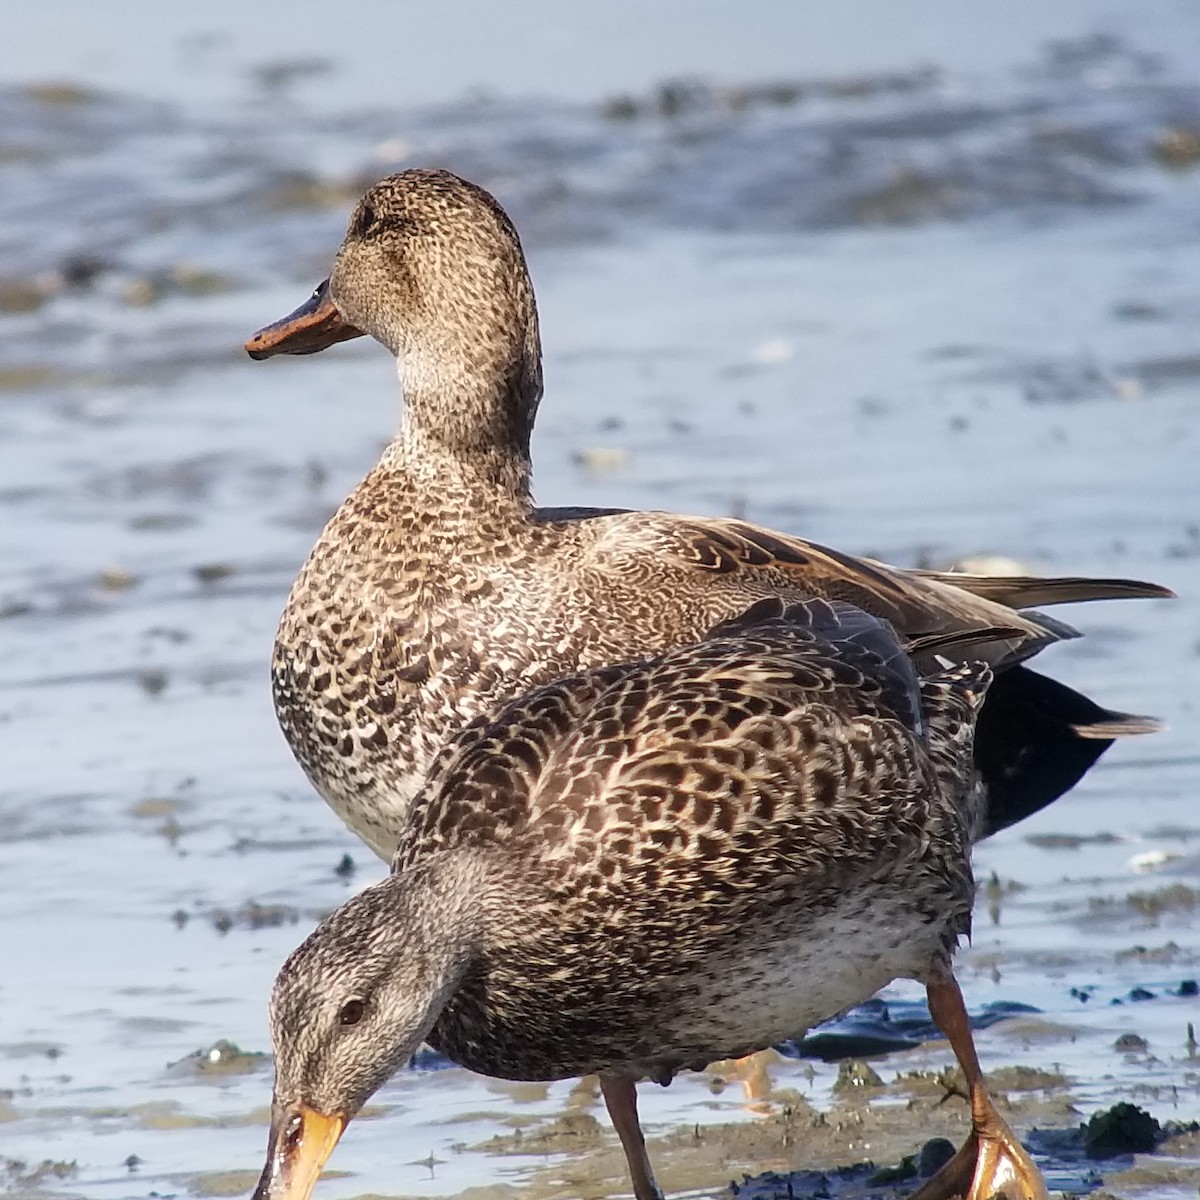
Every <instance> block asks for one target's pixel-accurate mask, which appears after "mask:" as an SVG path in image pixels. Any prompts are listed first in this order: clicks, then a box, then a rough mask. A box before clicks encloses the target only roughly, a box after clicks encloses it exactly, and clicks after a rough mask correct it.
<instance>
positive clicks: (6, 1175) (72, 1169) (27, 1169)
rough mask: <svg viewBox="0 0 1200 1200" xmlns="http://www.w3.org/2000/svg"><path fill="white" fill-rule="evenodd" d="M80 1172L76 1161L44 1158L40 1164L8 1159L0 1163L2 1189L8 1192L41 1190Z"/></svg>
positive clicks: (0, 1187) (0, 1186)
mask: <svg viewBox="0 0 1200 1200" xmlns="http://www.w3.org/2000/svg"><path fill="white" fill-rule="evenodd" d="M78 1171H79V1167H78V1164H77V1163H76V1162H75V1161H74V1160H72V1161H70V1162H67V1161H66V1160H55V1159H50V1158H44V1159H42V1161H41V1162H40V1163H26V1162H22V1161H21V1160H20V1159H16V1158H6V1159H4V1160H3V1161H2V1162H0V1189H3V1190H4V1191H6V1192H8V1191H11V1192H15V1191H27V1190H41V1189H42V1188H44V1187H46V1186H48V1185H49V1186H51V1187H52V1186H53V1185H55V1184H58V1183H62V1182H64V1181H65V1180H68V1179H71V1178H73V1177H74V1176H75V1175H76V1174H77V1173H78Z"/></svg>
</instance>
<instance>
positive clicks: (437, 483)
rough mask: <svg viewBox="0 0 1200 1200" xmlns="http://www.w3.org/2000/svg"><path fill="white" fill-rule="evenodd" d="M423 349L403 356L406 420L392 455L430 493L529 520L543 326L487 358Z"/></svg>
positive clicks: (464, 349) (470, 351)
mask: <svg viewBox="0 0 1200 1200" xmlns="http://www.w3.org/2000/svg"><path fill="white" fill-rule="evenodd" d="M481 340H482V342H483V346H482V352H481V346H480V345H479V344H473V345H470V346H453V347H439V348H438V349H440V350H441V353H438V352H435V350H434V348H432V347H429V346H424V347H420V348H416V349H413V350H406V351H403V352H401V353H400V354H399V355H398V356H397V360H396V361H397V368H398V374H399V377H400V387H401V391H402V393H403V396H404V414H403V417H402V419H401V423H400V429H399V432H398V433H397V436H396V438H395V440H394V441H393V443H392V445H391V447H390V448H389V450H388V452H387V454H385V462H387V460H388V459H389V458H390V459H391V460H392V462H393V463H394V464H396V465H399V464H400V463H402V464H403V466H404V469H405V470H406V472H407V473H409V474H416V475H418V476H419V477H421V478H422V479H423V481H424V482H425V483H426V484H428V485H429V486H433V487H437V488H438V489H439V490H440V491H441V492H442V493H443V494H444V493H445V492H447V491H449V492H450V493H453V492H454V491H456V490H463V491H465V492H466V493H467V494H468V495H469V496H470V497H471V498H472V500H473V507H478V506H480V505H481V504H486V505H487V506H489V507H490V508H492V509H497V508H498V509H499V510H500V511H504V510H505V509H508V508H515V509H518V510H521V511H522V512H528V510H529V508H530V506H531V500H530V473H531V463H530V455H529V442H530V437H531V435H532V433H533V422H534V417H535V415H536V413H537V406H538V402H539V401H540V399H541V396H542V364H541V347H540V344H539V342H538V335H537V327H536V318H535V319H534V322H533V326H532V329H531V330H530V332H529V333H528V334H527V336H526V337H525V338H524V339H523V344H521V345H520V346H515V347H512V348H511V349H510V350H509V351H508V352H502V353H488V352H487V351H488V349H490V347H489V346H488V345H487V339H486V338H484V339H481Z"/></svg>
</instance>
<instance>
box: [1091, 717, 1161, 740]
mask: <svg viewBox="0 0 1200 1200" xmlns="http://www.w3.org/2000/svg"><path fill="white" fill-rule="evenodd" d="M1071 728H1072V729H1073V730H1074V731H1075V736H1076V737H1081V738H1098V739H1101V740H1105V741H1112V740H1113V739H1114V738H1123V737H1141V736H1142V735H1143V734H1147V733H1162V731H1163V730H1164V729H1166V725H1165V724H1164V723H1163V722H1162V721H1159V720H1158V719H1157V718H1155V717H1142V716H1139V715H1138V714H1137V713H1120V712H1107V711H1106V712H1104V714H1103V716H1102V717H1101V718H1099V719H1097V720H1095V721H1087V722H1081V723H1080V724H1077V725H1072V726H1071Z"/></svg>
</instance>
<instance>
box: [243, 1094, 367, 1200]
mask: <svg viewBox="0 0 1200 1200" xmlns="http://www.w3.org/2000/svg"><path fill="white" fill-rule="evenodd" d="M345 1128H346V1118H345V1117H344V1116H342V1115H341V1113H333V1114H328V1113H321V1112H317V1110H316V1109H314V1108H309V1107H308V1105H307V1104H300V1105H297V1106H296V1107H295V1108H294V1109H291V1110H290V1111H286V1112H284V1113H283V1114H282V1115H281V1116H279V1117H277V1118H276V1119H275V1120H274V1121H272V1123H271V1138H270V1141H269V1142H268V1143H267V1165H266V1166H265V1167H263V1173H262V1176H261V1177H260V1179H259V1181H258V1187H256V1188H255V1189H254V1196H253V1200H309V1197H310V1196H311V1195H312V1190H313V1188H314V1187H315V1186H316V1182H317V1180H318V1179H319V1178H320V1175H321V1168H322V1167H323V1166H324V1165H325V1163H326V1160H327V1159H328V1158H329V1156H330V1155H331V1154H332V1153H333V1148H334V1146H336V1145H337V1144H338V1139H339V1138H340V1137H341V1136H342V1130H343V1129H345Z"/></svg>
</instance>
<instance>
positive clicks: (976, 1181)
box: [254, 599, 1046, 1200]
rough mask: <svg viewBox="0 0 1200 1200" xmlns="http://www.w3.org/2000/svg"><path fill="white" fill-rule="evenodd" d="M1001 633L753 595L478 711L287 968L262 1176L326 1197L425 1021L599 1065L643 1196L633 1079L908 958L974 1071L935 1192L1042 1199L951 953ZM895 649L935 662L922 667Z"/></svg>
mask: <svg viewBox="0 0 1200 1200" xmlns="http://www.w3.org/2000/svg"><path fill="white" fill-rule="evenodd" d="M1012 633H1013V631H1012V630H1011V629H996V630H986V631H976V632H975V633H971V632H967V633H965V634H964V633H957V634H949V635H942V636H940V637H934V638H932V639H926V641H925V642H924V644H918V645H911V644H910V645H909V646H907V647H902V646H901V644H900V642H899V641H898V640H897V639H896V636H895V634H894V632H893V631H892V629H891V628H890V627H889V626H888V625H886V624H885V623H884V622H882V621H879V620H877V619H876V618H874V617H870V616H867V615H866V614H865V613H863V612H861V611H860V610H859V609H856V608H853V607H851V606H850V605H846V604H842V603H840V602H834V603H830V602H827V601H824V600H815V601H811V602H809V603H807V604H803V605H792V606H790V607H788V606H785V604H784V602H783V601H781V600H779V599H765V600H761V601H758V602H757V603H756V604H754V605H752V606H751V608H750V609H749V610H748V611H747V612H746V613H745V614H744V615H743V616H742V617H740V618H738V619H735V620H733V621H730V622H726V623H724V624H723V625H721V626H719V627H718V628H716V629H714V630H713V631H712V633H711V635H710V636H709V637H708V638H707V639H706V640H704V641H703V642H701V643H699V644H696V645H691V646H686V647H683V648H679V649H673V650H669V651H667V652H665V653H663V654H661V655H659V656H658V657H654V658H641V659H639V660H638V661H635V662H629V663H624V664H618V665H612V666H607V667H600V668H598V669H595V670H590V671H585V672H582V673H579V674H574V675H570V676H568V677H565V678H562V679H559V680H557V681H556V682H554V683H549V684H545V685H543V686H541V687H537V688H534V689H533V690H531V691H529V692H527V693H526V694H524V695H523V696H521V697H519V698H518V699H516V700H513V701H510V702H509V703H507V704H505V705H503V706H502V707H500V708H499V709H498V711H496V712H495V713H494V714H492V715H491V716H484V717H481V718H479V719H478V720H475V721H473V722H471V723H470V724H469V725H467V726H466V727H465V728H464V729H461V730H460V731H459V732H458V733H456V734H455V735H454V736H452V737H451V739H450V741H449V742H448V743H447V744H446V746H445V748H444V749H443V750H442V752H441V753H440V754H439V755H438V756H437V758H436V761H435V762H434V764H433V766H432V768H431V770H430V772H429V776H428V779H427V781H426V783H425V785H424V786H423V788H422V789H421V790H420V791H419V792H418V793H417V795H416V796H415V798H414V799H413V801H412V803H411V804H410V805H409V806H408V808H407V811H406V814H405V816H404V817H403V818H402V819H401V822H400V825H399V829H398V834H399V847H398V849H397V852H396V858H395V862H394V863H393V867H392V873H391V874H390V875H389V876H388V877H387V878H386V879H384V880H383V881H382V882H380V883H377V884H375V885H374V886H372V887H369V888H367V889H366V890H365V891H363V892H362V893H360V894H359V895H357V896H355V897H354V898H353V899H351V900H349V901H347V902H346V903H345V904H343V905H342V907H341V908H339V909H338V910H337V911H336V912H334V913H333V914H332V915H331V916H329V917H328V918H326V920H324V921H323V922H322V923H321V924H320V925H319V926H318V927H317V929H316V930H315V931H314V932H313V933H312V934H310V935H309V937H308V938H307V940H306V941H305V942H304V943H303V944H302V945H301V946H300V947H299V949H297V950H296V951H295V952H294V953H293V954H292V955H291V957H290V958H289V959H288V960H287V962H286V963H285V964H284V966H283V968H282V970H281V971H280V973H279V977H278V979H277V980H276V983H275V989H274V993H273V995H272V998H271V1031H272V1039H273V1042H274V1048H275V1088H274V1097H273V1103H272V1109H271V1112H272V1117H271V1133H270V1141H269V1146H268V1152H267V1163H266V1167H265V1168H264V1171H263V1174H262V1178H261V1180H260V1183H259V1186H258V1190H257V1191H256V1192H255V1197H254V1200H308V1197H309V1195H310V1193H311V1191H312V1188H313V1185H314V1184H315V1182H316V1179H317V1177H318V1176H319V1174H320V1171H321V1168H322V1166H323V1164H324V1162H325V1161H326V1160H327V1158H328V1157H329V1155H330V1153H331V1152H332V1150H333V1148H334V1146H335V1145H336V1143H337V1141H338V1139H339V1137H340V1136H341V1134H342V1131H343V1129H344V1128H345V1126H346V1124H347V1122H349V1121H350V1119H351V1118H352V1117H353V1116H354V1115H355V1114H356V1113H357V1112H358V1111H359V1110H360V1109H361V1108H362V1106H363V1104H364V1103H365V1102H366V1101H367V1099H368V1098H369V1097H370V1096H371V1095H372V1094H373V1093H374V1092H375V1090H376V1089H377V1088H379V1087H380V1086H381V1085H382V1084H383V1083H384V1082H385V1081H386V1080H387V1079H388V1078H389V1076H391V1075H392V1074H393V1073H394V1072H395V1071H397V1070H398V1069H399V1068H400V1067H401V1066H403V1065H404V1064H405V1063H406V1062H407V1061H408V1059H409V1058H410V1057H411V1055H412V1054H413V1053H414V1051H415V1050H416V1049H417V1047H418V1046H419V1045H420V1044H421V1042H422V1041H428V1042H429V1043H430V1044H432V1045H433V1046H434V1047H436V1048H437V1049H438V1050H440V1051H441V1052H442V1053H444V1054H446V1055H447V1056H449V1057H450V1058H451V1059H453V1060H454V1061H455V1062H458V1063H461V1064H462V1065H464V1066H466V1067H469V1068H470V1069H472V1070H474V1071H480V1072H483V1073H485V1074H488V1075H496V1076H500V1077H502V1078H505V1079H525V1080H546V1079H562V1078H566V1077H569V1076H575V1075H588V1074H593V1073H594V1074H598V1075H599V1076H600V1081H601V1089H602V1092H603V1095H604V1099H605V1102H606V1103H607V1105H608V1110H609V1113H610V1115H611V1117H612V1121H613V1125H614V1126H615V1128H616V1130H617V1133H618V1135H619V1137H620V1140H621V1143H622V1146H623V1147H624V1150H625V1155H626V1159H627V1161H628V1165H629V1171H630V1175H631V1176H632V1180H633V1185H634V1194H635V1196H636V1197H637V1200H658V1198H659V1197H661V1192H660V1191H659V1189H658V1187H657V1185H656V1184H655V1182H654V1176H653V1173H652V1171H651V1168H650V1163H649V1159H648V1156H647V1153H646V1147H645V1143H644V1141H643V1138H642V1133H641V1129H640V1126H639V1123H638V1116H637V1100H636V1083H637V1081H638V1080H639V1079H643V1078H650V1079H654V1080H657V1081H658V1082H660V1083H667V1082H669V1081H670V1079H671V1078H672V1076H673V1075H674V1074H675V1073H676V1072H678V1071H680V1070H684V1069H689V1068H702V1067H703V1066H705V1065H706V1064H707V1063H709V1062H710V1061H712V1060H714V1059H720V1058H729V1057H733V1056H737V1055H746V1054H749V1053H751V1052H753V1051H755V1050H759V1049H761V1048H763V1047H766V1046H770V1045H773V1044H774V1043H776V1042H778V1041H780V1040H782V1039H783V1038H785V1037H789V1036H794V1035H796V1034H797V1033H798V1032H800V1031H802V1030H804V1029H807V1028H808V1027H810V1026H811V1025H813V1024H815V1023H817V1022H819V1021H821V1020H824V1019H826V1018H828V1017H830V1016H832V1015H834V1014H835V1013H837V1012H840V1011H841V1010H843V1009H845V1008H847V1007H848V1006H850V1005H853V1004H857V1003H860V1002H861V1001H863V1000H866V999H867V998H868V997H869V996H871V995H873V994H874V992H875V991H876V990H877V989H879V988H880V987H883V986H884V985H885V984H887V983H889V982H890V981H891V980H893V979H895V978H897V977H904V978H911V979H917V980H920V981H921V982H923V983H924V984H925V985H926V989H927V994H928V997H929V1007H930V1012H931V1013H932V1015H933V1017H934V1019H935V1020H936V1021H937V1022H938V1024H939V1025H940V1027H941V1028H942V1030H943V1031H944V1032H945V1034H946V1035H947V1037H948V1038H949V1040H950V1043H951V1046H952V1047H953V1049H954V1052H955V1054H956V1055H957V1057H958V1060H959V1063H960V1065H961V1066H962V1069H963V1072H964V1074H965V1076H966V1080H967V1083H968V1085H969V1088H970V1102H971V1118H972V1134H971V1136H970V1139H969V1140H968V1142H967V1144H966V1145H965V1146H964V1147H963V1149H962V1150H960V1151H959V1153H958V1154H957V1155H956V1156H955V1157H954V1158H953V1159H952V1160H951V1161H950V1163H948V1164H947V1166H946V1167H945V1168H944V1169H943V1171H942V1172H941V1173H940V1174H939V1175H936V1176H934V1178H933V1179H932V1180H930V1181H929V1183H928V1184H927V1185H926V1186H925V1188H924V1189H922V1191H921V1193H919V1195H920V1197H921V1200H941V1198H945V1197H949V1196H952V1195H959V1196H965V1197H969V1200H990V1198H991V1197H992V1196H994V1195H1004V1196H1006V1197H1009V1198H1010V1200H1034V1198H1040V1197H1044V1196H1045V1194H1046V1193H1045V1187H1044V1184H1043V1183H1042V1179H1041V1176H1040V1174H1039V1172H1038V1170H1037V1168H1036V1167H1035V1166H1034V1164H1033V1163H1032V1161H1031V1160H1030V1159H1029V1157H1028V1155H1027V1154H1026V1153H1025V1152H1024V1150H1023V1149H1022V1148H1021V1145H1020V1143H1019V1142H1018V1141H1017V1140H1016V1138H1015V1137H1014V1136H1013V1134H1012V1133H1011V1132H1010V1130H1009V1129H1008V1127H1007V1126H1006V1125H1005V1123H1004V1121H1003V1120H1002V1118H1001V1117H1000V1116H999V1114H998V1113H997V1112H996V1109H995V1108H994V1106H993V1105H992V1103H991V1101H990V1099H989V1098H988V1095H987V1092H986V1090H985V1087H984V1081H983V1076H982V1074H981V1072H980V1068H979V1062H978V1059H977V1058H976V1056H975V1048H974V1044H973V1041H972V1037H971V1031H970V1026H969V1023H968V1021H967V1017H966V1013H965V1010H964V1008H963V1001H962V996H961V993H960V992H959V990H958V985H957V983H956V982H955V980H954V976H953V974H952V972H951V963H950V960H951V955H952V953H953V951H954V947H955V945H956V944H957V942H958V940H959V938H960V937H961V936H963V935H964V934H966V933H968V932H969V930H970V923H971V903H972V897H973V891H974V888H973V883H972V878H971V845H972V843H973V842H974V840H975V839H976V838H977V837H978V836H979V835H980V834H981V833H983V832H984V831H985V830H986V828H987V827H988V824H989V821H988V817H987V815H986V805H987V797H986V795H985V793H984V790H983V789H982V787H981V786H980V785H979V781H978V775H977V772H976V771H975V769H974V766H973V762H972V733H973V726H974V723H975V712H976V710H977V708H978V705H979V703H980V701H981V700H982V697H983V695H984V692H985V691H986V689H987V687H988V684H989V682H990V680H991V678H992V671H991V669H990V668H989V667H988V666H987V665H986V664H984V663H981V662H979V663H976V662H971V661H970V659H971V656H972V655H973V653H974V645H977V644H978V643H979V642H980V640H981V639H986V640H987V641H992V640H994V639H995V638H1007V637H1009V636H1011V635H1012ZM956 640H957V641H958V642H959V643H960V644H958V645H955V642H956ZM906 649H907V650H908V651H910V652H911V653H912V654H913V655H919V656H920V660H921V661H924V662H931V661H932V662H933V663H934V664H935V665H934V666H933V668H932V669H931V671H930V673H929V674H927V675H926V676H925V677H924V678H919V677H918V675H917V672H916V670H915V669H914V663H913V659H912V658H910V657H909V654H908V653H906V652H905V651H906ZM935 651H936V652H939V653H941V654H947V653H953V656H954V657H955V658H956V659H961V660H963V661H961V662H959V664H958V665H956V666H952V667H949V668H947V667H946V666H945V663H946V662H947V661H948V660H946V659H942V660H940V661H939V660H937V659H936V658H934V657H933V654H934V652H935Z"/></svg>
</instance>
